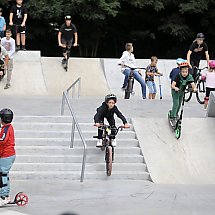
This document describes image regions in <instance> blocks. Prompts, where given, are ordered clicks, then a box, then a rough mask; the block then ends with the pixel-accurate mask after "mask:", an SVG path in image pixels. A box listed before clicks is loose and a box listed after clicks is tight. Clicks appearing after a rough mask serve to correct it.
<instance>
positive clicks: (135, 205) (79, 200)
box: [0, 181, 215, 215]
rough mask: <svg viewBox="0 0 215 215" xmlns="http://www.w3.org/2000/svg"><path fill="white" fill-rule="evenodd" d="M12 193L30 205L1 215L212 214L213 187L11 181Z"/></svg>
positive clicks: (214, 206)
mask: <svg viewBox="0 0 215 215" xmlns="http://www.w3.org/2000/svg"><path fill="white" fill-rule="evenodd" d="M12 190H13V193H15V190H16V191H20V190H22V191H24V192H26V193H28V195H29V204H28V205H27V206H25V207H22V208H19V207H17V206H10V207H5V208H1V209H0V213H1V215H19V213H21V214H29V215H38V214H42V215H43V214H44V215H60V214H62V213H63V212H64V213H65V212H70V213H71V212H73V213H75V214H77V215H100V214H103V215H110V214H111V215H121V214H123V215H142V214H147V215H203V214H204V215H212V214H214V210H215V204H214V201H215V185H204V186H203V185H198V186H195V185H159V184H153V183H150V182H143V181H123V183H122V181H85V182H84V183H80V182H74V181H67V182H65V181H62V182H59V181H58V182H53V181H52V182H47V181H46V182H45V183H43V182H42V181H39V182H38V181H13V182H12ZM17 212H19V213H17ZM21 214H20V215H21Z"/></svg>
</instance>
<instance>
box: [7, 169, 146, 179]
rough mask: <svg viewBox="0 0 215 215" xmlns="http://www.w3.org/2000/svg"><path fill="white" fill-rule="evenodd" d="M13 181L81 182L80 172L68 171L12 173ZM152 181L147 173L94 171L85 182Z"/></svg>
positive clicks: (86, 175)
mask: <svg viewBox="0 0 215 215" xmlns="http://www.w3.org/2000/svg"><path fill="white" fill-rule="evenodd" d="M10 178H11V180H12V181H13V180H32V179H34V180H53V179H54V180H80V171H66V172H59V171H53V172H44V171H43V172H33V171H19V172H16V171H12V172H11V174H10ZM87 179H88V180H89V179H92V180H95V179H100V180H114V179H119V180H120V179H123V180H126V179H128V180H150V176H149V173H147V172H128V171H126V172H124V171H114V169H113V172H112V175H111V176H106V172H105V170H104V171H92V172H86V173H85V180H87Z"/></svg>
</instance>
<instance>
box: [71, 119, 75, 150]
mask: <svg viewBox="0 0 215 215" xmlns="http://www.w3.org/2000/svg"><path fill="white" fill-rule="evenodd" d="M74 139H75V120H74V118H73V117H72V132H71V142H70V148H74Z"/></svg>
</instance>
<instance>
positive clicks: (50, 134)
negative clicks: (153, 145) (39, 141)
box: [15, 129, 136, 139]
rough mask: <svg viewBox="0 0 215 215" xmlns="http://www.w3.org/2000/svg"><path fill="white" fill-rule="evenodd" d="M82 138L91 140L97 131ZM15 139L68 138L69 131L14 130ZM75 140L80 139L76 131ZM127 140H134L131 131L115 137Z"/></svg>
mask: <svg viewBox="0 0 215 215" xmlns="http://www.w3.org/2000/svg"><path fill="white" fill-rule="evenodd" d="M82 134H83V136H84V138H93V136H95V135H97V130H96V129H95V131H84V130H83V131H82ZM15 137H17V138H19V137H39V138H70V137H71V131H46V130H39V131H38V130H35V131H32V130H30V131H28V130H15ZM75 138H76V139H80V137H79V134H78V131H75ZM121 138H123V139H127V138H130V139H131V138H133V139H134V138H136V134H135V132H133V131H125V130H124V131H122V132H119V133H118V135H117V139H121Z"/></svg>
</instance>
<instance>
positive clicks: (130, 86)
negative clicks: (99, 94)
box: [124, 79, 133, 99]
mask: <svg viewBox="0 0 215 215" xmlns="http://www.w3.org/2000/svg"><path fill="white" fill-rule="evenodd" d="M132 90H133V80H131V79H130V80H128V85H127V87H126V89H125V97H124V98H125V99H130V96H131V92H132Z"/></svg>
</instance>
